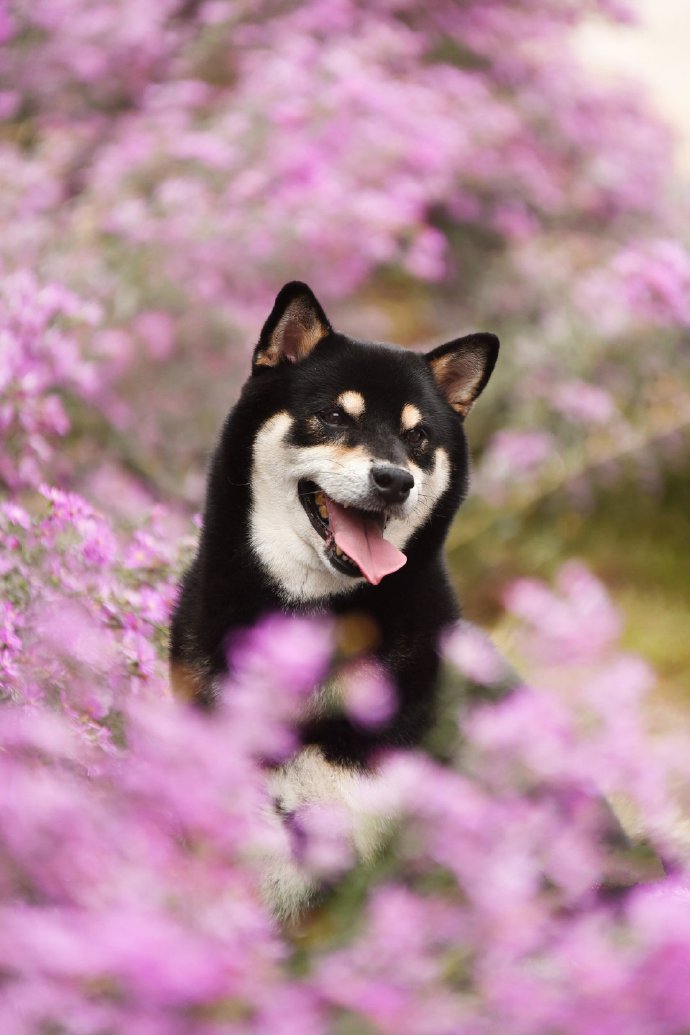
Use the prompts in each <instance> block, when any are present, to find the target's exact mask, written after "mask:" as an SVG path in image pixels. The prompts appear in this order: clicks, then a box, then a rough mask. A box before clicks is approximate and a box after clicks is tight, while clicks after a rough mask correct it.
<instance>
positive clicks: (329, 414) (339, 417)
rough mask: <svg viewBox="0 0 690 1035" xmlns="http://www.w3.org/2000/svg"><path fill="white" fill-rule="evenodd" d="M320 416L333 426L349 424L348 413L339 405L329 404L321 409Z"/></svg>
mask: <svg viewBox="0 0 690 1035" xmlns="http://www.w3.org/2000/svg"><path fill="white" fill-rule="evenodd" d="M319 417H320V418H321V420H322V421H323V422H324V424H328V425H329V426H330V427H332V428H341V427H342V426H343V425H344V424H347V414H346V413H345V412H344V411H343V410H341V409H340V408H339V407H338V406H329V407H327V409H325V410H321V413H320V414H319Z"/></svg>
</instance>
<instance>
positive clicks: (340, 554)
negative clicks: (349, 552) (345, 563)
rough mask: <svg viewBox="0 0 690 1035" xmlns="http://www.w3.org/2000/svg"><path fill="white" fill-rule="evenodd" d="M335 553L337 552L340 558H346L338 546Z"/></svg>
mask: <svg viewBox="0 0 690 1035" xmlns="http://www.w3.org/2000/svg"><path fill="white" fill-rule="evenodd" d="M335 552H336V554H337V556H338V557H344V556H345V554H344V553H343V551H342V550H341V549H340V547H339V546H336V548H335Z"/></svg>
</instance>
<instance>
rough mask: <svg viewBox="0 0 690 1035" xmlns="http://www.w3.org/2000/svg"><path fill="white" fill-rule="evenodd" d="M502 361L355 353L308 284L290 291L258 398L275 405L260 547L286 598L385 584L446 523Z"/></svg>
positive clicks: (493, 351)
mask: <svg viewBox="0 0 690 1035" xmlns="http://www.w3.org/2000/svg"><path fill="white" fill-rule="evenodd" d="M497 354H498V339H497V338H496V337H495V336H494V335H493V334H471V335H469V336H467V337H464V338H458V339H457V340H455V341H451V342H449V343H448V344H446V345H441V346H440V347H439V348H436V349H434V350H433V351H432V352H429V353H427V354H426V355H419V354H417V353H413V352H410V351H408V350H405V349H402V348H399V347H397V346H392V345H381V344H366V343H363V342H359V341H354V340H353V339H351V338H347V337H345V336H344V335H342V334H338V333H336V332H334V331H333V329H332V328H331V326H330V323H329V322H328V319H327V317H326V315H325V313H324V311H323V309H322V308H321V306H320V305H319V303H318V301H317V299H316V298H315V297H314V295H313V293H312V292H311V290H310V289H309V288H308V287H307V286H306V285H305V284H300V283H292V284H287V285H286V286H285V287H284V288H283V289H282V291H281V292H280V293H279V295H278V297H277V299H276V302H275V306H274V308H273V311H272V313H271V315H270V316H269V318H268V320H267V321H266V324H265V326H264V328H263V330H262V332H261V337H260V340H259V343H258V345H257V346H256V349H255V352H254V359H253V369H252V378H251V379H250V385H249V386H248V387H250V388H251V389H253V390H254V391H255V390H257V389H262V388H265V389H266V391H269V392H270V396H271V397H272V399H273V400H274V403H273V406H272V410H273V412H272V413H271V415H270V416H269V417H268V419H263V421H262V424H261V426H260V427H259V429H258V431H257V433H256V436H255V439H254V446H253V457H252V473H251V495H252V510H251V528H250V538H251V543H252V546H253V548H254V550H255V552H256V553H257V555H258V557H259V559H260V561H261V562H262V564H263V566H264V568H265V569H266V570H267V571H268V572H269V574H270V575H271V576H272V578H273V579H274V581H276V582H277V583H278V585H279V587H280V589H281V591H282V594H283V595H284V597H285V598H286V599H289V600H292V601H294V602H297V601H307V600H315V599H318V598H323V597H328V596H333V595H335V594H339V593H343V592H347V591H348V590H350V589H352V588H354V587H355V586H357V585H358V584H361V583H362V581H363V579H366V580H367V581H368V582H370V583H371V584H373V585H378V583H379V582H380V581H381V580H382V579H383V578H384V577H385V576H387V575H390V574H391V573H393V572H394V571H397V570H398V569H399V568H401V567H402V566H403V565H404V564H405V563H406V560H407V557H406V553H405V551H406V549H407V548H408V547H413V545H414V544H413V542H412V540H413V537H415V536H416V535H417V534H421V533H422V532H423V530H424V529H425V528H426V527H427V526H428V525H429V524H430V522H431V521H432V519H433V518H434V516H435V515H436V514H437V513H438V512H440V511H444V512H445V513H446V515H447V519H448V520H450V517H452V514H453V512H454V510H455V508H456V507H457V505H458V504H459V503H460V501H461V498H462V495H463V494H464V492H465V488H466V479H467V453H466V446H465V439H464V434H463V430H462V424H463V421H464V418H465V417H466V415H467V413H468V412H469V410H470V408H471V406H472V404H473V403H474V401H475V399H476V398H477V396H478V395H479V393H480V392H481V391H482V389H483V388H484V386H485V385H486V383H487V381H488V379H489V376H490V375H491V371H492V370H493V367H494V364H495V362H496V356H497ZM257 382H260V384H257ZM254 391H252V392H251V394H252V395H253V394H254ZM262 394H263V393H262ZM448 504H449V505H448ZM448 512H449V513H448ZM448 520H446V521H444V522H442V524H443V533H445V528H446V527H447V523H448ZM443 533H442V534H443Z"/></svg>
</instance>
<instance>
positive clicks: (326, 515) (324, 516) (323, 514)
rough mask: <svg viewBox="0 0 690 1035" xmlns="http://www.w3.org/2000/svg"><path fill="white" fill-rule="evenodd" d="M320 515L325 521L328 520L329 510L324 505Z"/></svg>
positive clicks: (320, 507)
mask: <svg viewBox="0 0 690 1035" xmlns="http://www.w3.org/2000/svg"><path fill="white" fill-rule="evenodd" d="M319 514H320V515H321V517H322V518H323V519H324V521H327V520H328V508H327V507H325V506H323V505H322V506H319Z"/></svg>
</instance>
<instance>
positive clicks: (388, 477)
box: [371, 464, 414, 503]
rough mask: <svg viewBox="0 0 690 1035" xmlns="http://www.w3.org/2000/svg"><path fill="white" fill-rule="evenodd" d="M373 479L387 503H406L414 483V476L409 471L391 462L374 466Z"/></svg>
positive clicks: (372, 470)
mask: <svg viewBox="0 0 690 1035" xmlns="http://www.w3.org/2000/svg"><path fill="white" fill-rule="evenodd" d="M371 480H372V482H373V483H374V485H375V486H376V488H377V490H378V493H379V495H380V496H382V497H383V499H384V500H385V501H386V503H404V501H405V500H406V499H407V497H408V496H409V495H410V489H411V488H412V486H413V485H414V478H413V477H412V475H411V474H410V472H409V471H406V470H405V469H404V468H402V467H392V466H391V465H390V464H379V465H378V466H377V467H372V469H371Z"/></svg>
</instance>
